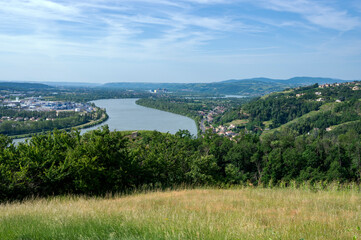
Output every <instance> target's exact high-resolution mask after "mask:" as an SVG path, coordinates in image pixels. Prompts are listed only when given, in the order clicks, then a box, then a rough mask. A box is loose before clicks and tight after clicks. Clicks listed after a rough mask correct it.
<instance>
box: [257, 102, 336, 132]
mask: <svg viewBox="0 0 361 240" xmlns="http://www.w3.org/2000/svg"><path fill="white" fill-rule="evenodd" d="M336 104H337V103H325V104H323V105H322V106H321V107H320V110H318V111H311V112H309V113H306V114H304V115H302V116H301V117H298V118H295V119H293V120H292V121H289V122H287V123H285V124H283V125H281V126H279V127H278V128H273V129H271V130H268V131H264V132H263V133H262V135H263V136H264V135H266V134H274V132H276V131H281V130H282V129H284V128H287V127H289V126H290V125H292V124H294V123H297V122H298V121H300V120H303V119H306V118H309V117H312V116H315V115H317V114H319V113H322V112H326V111H330V110H332V109H334V107H335V105H336Z"/></svg>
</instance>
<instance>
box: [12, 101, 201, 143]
mask: <svg viewBox="0 0 361 240" xmlns="http://www.w3.org/2000/svg"><path fill="white" fill-rule="evenodd" d="M136 100H137V99H134V98H125V99H102V100H96V101H93V103H94V104H95V105H96V106H98V107H101V108H105V109H106V111H107V113H108V115H109V119H108V120H107V121H106V122H104V123H102V124H100V125H97V126H94V127H91V128H86V129H82V130H81V132H82V133H84V132H87V131H91V130H94V129H97V128H99V127H100V126H102V125H105V124H107V125H108V126H109V129H110V130H118V131H125V130H157V131H159V132H169V133H172V134H174V133H176V132H177V131H178V130H179V129H182V130H188V131H189V132H190V133H191V134H193V135H197V126H196V123H195V122H194V121H193V119H190V118H188V117H184V116H181V115H178V114H173V113H169V112H164V111H160V110H157V109H153V108H147V107H142V106H139V105H137V104H136V103H135V101H136ZM25 139H26V138H22V139H14V141H13V142H15V143H17V142H23V141H24V140H25Z"/></svg>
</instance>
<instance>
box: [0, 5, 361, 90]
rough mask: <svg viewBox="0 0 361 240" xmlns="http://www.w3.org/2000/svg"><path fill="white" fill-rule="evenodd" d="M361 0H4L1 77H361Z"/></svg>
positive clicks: (93, 80)
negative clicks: (85, 0)
mask: <svg viewBox="0 0 361 240" xmlns="http://www.w3.org/2000/svg"><path fill="white" fill-rule="evenodd" d="M360 16H361V2H360V1H357V0H348V1H341V0H331V1H324V0H313V1H311V0H295V1H288V0H256V1H251V0H233V1H231V0H180V1H176V2H174V1H170V0H122V1H110V0H89V1H87V2H74V1H69V0H57V1H55V0H52V1H51V0H13V1H4V0H0V21H1V25H0V79H1V80H4V81H20V82H26V81H28V82H79V83H82V82H86V83H100V84H101V83H109V82H156V83H164V82H170V83H171V82H177V83H196V82H204V83H206V82H219V81H224V80H228V79H246V78H257V77H258V76H264V77H267V78H274V79H288V78H292V77H295V76H311V77H312V76H319V77H325V78H328V77H329V78H337V79H343V80H358V79H361V68H360V66H361V19H360Z"/></svg>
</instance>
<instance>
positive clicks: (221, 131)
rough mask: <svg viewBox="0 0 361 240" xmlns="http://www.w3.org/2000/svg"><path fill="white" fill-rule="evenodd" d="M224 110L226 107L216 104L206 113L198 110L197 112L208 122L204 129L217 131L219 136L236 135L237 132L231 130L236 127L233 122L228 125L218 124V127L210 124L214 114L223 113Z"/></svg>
mask: <svg viewBox="0 0 361 240" xmlns="http://www.w3.org/2000/svg"><path fill="white" fill-rule="evenodd" d="M225 111H226V108H225V107H223V106H217V107H215V108H214V109H213V110H211V111H209V112H208V113H207V112H206V111H198V113H199V114H200V115H201V116H203V119H204V120H205V121H207V122H208V125H209V126H206V127H205V130H208V129H212V131H213V132H214V133H217V134H218V135H221V136H227V137H230V138H232V137H234V136H236V135H237V133H235V132H233V130H234V129H235V128H236V126H235V125H234V124H231V125H229V126H223V125H219V126H218V127H214V126H212V122H213V119H214V117H215V116H216V115H219V114H223V113H224V112H225Z"/></svg>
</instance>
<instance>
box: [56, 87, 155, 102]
mask: <svg viewBox="0 0 361 240" xmlns="http://www.w3.org/2000/svg"><path fill="white" fill-rule="evenodd" d="M150 95H151V94H150V93H149V92H146V91H127V90H119V89H100V88H67V89H65V90H63V91H62V92H61V93H60V94H57V95H51V98H50V100H54V101H71V102H88V101H93V100H98V99H114V98H146V97H149V96H150Z"/></svg>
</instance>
